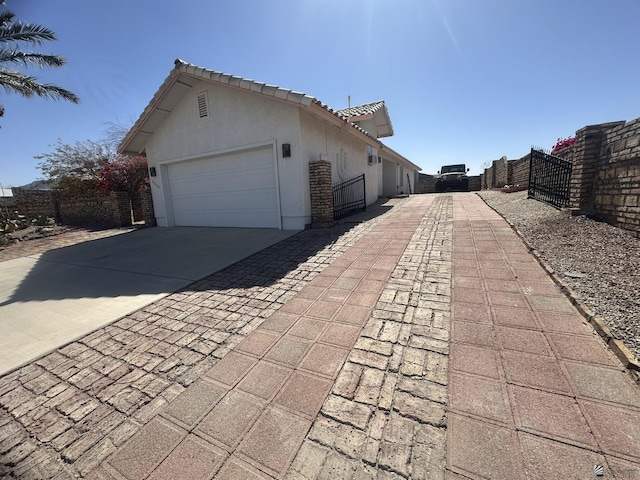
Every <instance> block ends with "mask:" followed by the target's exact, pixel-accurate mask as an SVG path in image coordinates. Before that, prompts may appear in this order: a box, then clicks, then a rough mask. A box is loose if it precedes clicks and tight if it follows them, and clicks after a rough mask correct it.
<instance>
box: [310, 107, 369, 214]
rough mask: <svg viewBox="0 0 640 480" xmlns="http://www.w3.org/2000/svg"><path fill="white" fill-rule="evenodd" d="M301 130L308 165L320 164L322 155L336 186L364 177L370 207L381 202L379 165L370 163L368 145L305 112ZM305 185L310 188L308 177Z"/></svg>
mask: <svg viewBox="0 0 640 480" xmlns="http://www.w3.org/2000/svg"><path fill="white" fill-rule="evenodd" d="M300 126H301V129H300V130H301V132H302V139H301V142H302V160H303V162H304V163H305V165H308V163H309V162H310V161H314V160H320V157H321V155H323V156H325V158H326V160H328V161H330V162H331V176H332V182H333V183H334V184H336V183H340V182H342V181H344V180H347V179H349V178H353V177H355V176H357V175H361V174H363V173H364V174H365V184H366V198H367V205H371V204H372V203H374V202H376V201H377V200H378V196H379V192H378V176H379V172H380V171H381V168H380V166H379V165H378V164H377V163H374V164H373V165H369V164H368V163H367V144H366V143H365V142H363V141H362V140H359V139H357V138H354V137H353V136H352V135H349V134H348V133H346V132H344V131H342V130H341V129H340V128H338V127H336V126H333V125H330V124H328V123H327V122H324V121H322V120H321V119H319V118H317V117H315V116H313V115H311V114H310V113H308V112H305V111H301V112H300ZM377 153H378V151H377V149H375V148H374V149H373V154H374V155H376V156H377ZM307 170H308V167H307ZM304 183H305V185H308V184H309V181H308V174H307V177H306V179H305V182H304Z"/></svg>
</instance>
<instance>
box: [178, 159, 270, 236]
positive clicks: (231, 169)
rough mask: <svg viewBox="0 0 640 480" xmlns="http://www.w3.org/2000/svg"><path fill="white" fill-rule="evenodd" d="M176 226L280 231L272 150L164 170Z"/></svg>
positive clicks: (197, 162) (179, 165)
mask: <svg viewBox="0 0 640 480" xmlns="http://www.w3.org/2000/svg"><path fill="white" fill-rule="evenodd" d="M168 174H169V185H170V190H171V204H172V207H173V215H174V220H175V224H176V225H179V226H222V227H264V228H279V227H280V213H279V206H278V201H277V198H278V197H277V195H278V189H277V184H276V181H277V180H276V174H275V163H274V158H273V150H272V149H271V147H269V148H264V149H260V150H251V151H243V152H238V153H234V154H230V155H224V156H216V157H209V158H203V159H199V160H193V161H188V162H180V163H176V164H171V165H169V166H168Z"/></svg>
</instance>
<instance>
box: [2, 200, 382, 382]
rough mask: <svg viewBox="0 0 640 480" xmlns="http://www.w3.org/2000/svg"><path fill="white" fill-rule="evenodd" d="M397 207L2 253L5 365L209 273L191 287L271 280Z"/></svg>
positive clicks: (46, 349)
mask: <svg viewBox="0 0 640 480" xmlns="http://www.w3.org/2000/svg"><path fill="white" fill-rule="evenodd" d="M391 208H393V207H391V206H387V205H381V204H376V205H374V207H373V208H369V209H368V210H367V211H366V212H363V213H362V214H359V215H357V216H354V217H350V218H348V219H344V220H343V221H342V222H340V223H338V224H337V225H336V226H334V227H332V228H327V229H313V230H306V231H303V232H295V231H282V230H270V229H236V228H195V227H178V228H152V229H144V230H138V231H134V232H129V233H125V234H122V235H117V236H114V237H109V238H104V239H99V240H93V241H89V242H85V243H82V244H77V245H73V246H69V247H64V248H60V249H56V250H50V251H48V252H45V253H43V254H40V255H35V256H30V257H22V258H18V259H15V260H10V261H7V262H2V263H0V333H1V335H0V375H1V374H3V373H6V372H8V371H10V370H12V369H14V368H16V367H18V366H20V365H23V364H24V363H26V362H28V361H31V360H33V359H35V358H37V357H39V356H41V355H43V354H45V353H47V352H49V351H51V350H53V349H55V348H58V347H60V346H62V345H64V344H66V343H68V342H70V341H73V340H75V339H78V338H80V337H82V336H84V335H86V334H88V333H90V332H92V331H93V330H95V329H97V328H100V327H102V326H104V325H107V324H109V323H111V322H113V321H115V320H117V319H118V318H120V317H122V316H124V315H126V314H128V313H131V312H133V311H136V310H138V309H140V308H142V307H144V306H146V305H148V304H150V303H152V302H154V301H156V300H159V299H160V298H163V297H164V296H166V295H168V294H170V293H172V292H175V291H178V290H180V289H181V288H184V287H186V286H188V285H191V284H192V283H193V282H195V281H197V280H199V279H202V278H204V277H206V276H207V275H211V276H210V277H208V278H207V281H206V282H202V283H200V282H199V283H198V284H197V285H194V287H195V288H206V289H225V288H248V287H252V286H268V285H270V284H272V283H274V282H275V281H277V280H279V279H281V278H283V277H284V276H285V275H286V274H287V273H288V272H290V271H291V270H293V269H294V268H296V267H297V266H298V265H299V264H300V263H303V262H305V261H307V260H308V259H309V258H310V257H312V256H314V255H315V254H316V253H317V252H318V251H320V250H322V249H323V248H325V247H327V246H328V245H331V244H332V243H333V242H335V241H336V240H337V239H338V238H340V236H341V235H343V234H344V233H345V232H346V231H348V230H349V229H351V228H352V227H353V224H354V223H357V222H360V221H364V220H367V219H370V218H373V217H375V216H377V215H380V214H382V213H384V212H385V211H387V210H389V209H391ZM269 247H270V248H269ZM265 249H266V250H265ZM238 262H240V263H238ZM234 264H235V265H234ZM231 265H234V267H233V268H226V267H229V266H231ZM225 268H226V270H225ZM215 272H217V273H215ZM214 273H215V275H212V274H214Z"/></svg>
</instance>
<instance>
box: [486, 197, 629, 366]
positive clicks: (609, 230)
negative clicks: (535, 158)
mask: <svg viewBox="0 0 640 480" xmlns="http://www.w3.org/2000/svg"><path fill="white" fill-rule="evenodd" d="M478 195H480V196H481V197H482V198H483V199H484V201H485V202H486V203H487V204H488V205H489V206H490V207H492V208H494V209H495V210H496V211H497V212H498V213H500V214H501V215H502V216H503V217H504V218H506V219H507V220H508V221H510V222H511V223H512V224H514V225H515V226H516V227H517V229H518V230H519V231H520V232H521V233H522V235H523V237H524V238H525V239H526V241H527V243H528V244H529V246H530V247H531V248H533V249H534V250H537V251H538V253H539V255H540V257H541V258H543V259H544V260H546V261H547V262H548V263H549V264H550V265H551V267H552V268H553V269H554V270H555V271H556V273H557V274H558V275H559V276H560V277H561V278H562V280H563V282H564V283H565V284H566V285H567V286H569V287H570V288H572V289H573V290H574V291H575V292H576V293H577V294H578V295H579V297H580V299H581V300H582V302H583V303H584V304H585V305H587V306H588V307H589V308H590V309H591V310H593V312H594V313H595V315H597V316H599V317H601V318H602V319H603V320H604V321H605V323H606V324H607V326H608V327H609V328H610V329H611V332H612V333H613V335H614V336H615V337H616V338H618V339H620V340H622V341H623V342H624V343H625V345H626V346H627V347H628V348H629V349H630V350H631V351H632V352H633V354H634V355H635V356H636V358H640V293H639V292H640V239H638V238H636V237H635V236H634V235H633V234H632V233H630V232H628V231H626V230H623V229H620V228H616V227H613V226H611V225H609V224H607V223H603V222H598V221H595V220H592V219H590V218H587V217H585V216H575V217H571V216H570V215H569V214H568V213H566V212H563V211H559V210H556V209H555V208H553V207H551V206H549V205H546V204H544V203H541V202H539V201H537V200H533V199H528V198H527V192H515V193H503V192H501V191H491V190H487V191H483V192H479V193H478Z"/></svg>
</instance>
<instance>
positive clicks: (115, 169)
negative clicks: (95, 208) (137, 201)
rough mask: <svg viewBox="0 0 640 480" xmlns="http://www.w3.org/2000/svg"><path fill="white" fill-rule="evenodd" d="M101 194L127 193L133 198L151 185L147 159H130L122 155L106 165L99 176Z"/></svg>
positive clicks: (140, 157) (141, 157) (139, 157)
mask: <svg viewBox="0 0 640 480" xmlns="http://www.w3.org/2000/svg"><path fill="white" fill-rule="evenodd" d="M99 178H100V192H101V193H102V194H103V195H108V194H109V193H111V192H127V193H128V194H129V198H133V196H134V195H135V194H136V192H138V191H140V190H141V189H142V188H143V187H145V186H146V185H148V184H149V173H148V170H147V159H146V157H143V156H140V155H138V156H136V157H129V156H126V155H120V156H118V157H117V158H116V159H115V160H113V161H111V162H109V163H106V164H105V165H104V166H103V167H102V170H101V172H100V174H99Z"/></svg>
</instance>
